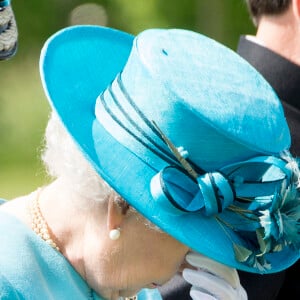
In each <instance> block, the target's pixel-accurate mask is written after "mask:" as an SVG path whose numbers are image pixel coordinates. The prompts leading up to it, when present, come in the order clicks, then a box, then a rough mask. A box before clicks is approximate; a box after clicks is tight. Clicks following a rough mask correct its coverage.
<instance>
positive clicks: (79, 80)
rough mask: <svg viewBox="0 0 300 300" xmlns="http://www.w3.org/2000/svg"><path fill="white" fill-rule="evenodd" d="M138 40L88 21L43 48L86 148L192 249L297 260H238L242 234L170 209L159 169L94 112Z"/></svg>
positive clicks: (58, 98) (61, 108) (55, 89)
mask: <svg viewBox="0 0 300 300" xmlns="http://www.w3.org/2000/svg"><path fill="white" fill-rule="evenodd" d="M133 40H134V37H133V36H132V35H129V34H127V33H124V32H121V31H118V30H114V29H109V28H104V27H99V26H87V25H84V26H75V27H70V28H67V29H64V30H62V31H60V32H58V33H57V34H55V35H54V36H53V37H51V38H50V39H49V40H48V41H47V42H46V44H45V46H44V48H43V50H42V54H41V62H40V72H41V77H42V82H43V86H44V89H45V92H46V94H47V97H48V99H49V102H50V104H51V106H52V108H53V109H54V110H55V111H56V112H57V113H58V115H59V116H60V118H61V120H62V122H63V124H64V125H65V127H66V129H67V130H68V132H69V133H70V134H71V136H72V137H73V138H74V140H75V141H76V143H77V144H78V145H79V147H80V149H81V150H82V152H83V154H84V155H85V156H86V158H87V159H88V160H89V161H90V162H91V164H92V165H93V166H94V168H95V169H96V171H97V172H98V173H99V174H100V175H101V177H102V178H103V179H104V180H105V181H106V182H107V183H108V184H109V185H110V186H111V187H112V188H113V189H115V190H116V191H117V192H118V193H119V194H120V195H121V196H122V197H123V198H124V199H125V200H126V201H128V203H130V205H132V206H133V207H135V208H136V209H137V210H138V211H139V212H140V213H141V214H142V215H144V216H145V217H146V218H147V219H149V220H150V221H151V222H153V223H154V224H156V225H157V226H159V227H160V228H161V229H162V230H164V231H165V232H167V233H168V234H170V235H171V236H173V237H174V238H176V239H177V240H179V241H181V242H182V243H184V244H185V245H187V246H188V247H190V248H191V249H193V250H195V251H198V252H200V253H202V254H204V255H207V256H209V257H210V258H212V259H215V260H216V261H219V262H221V263H224V264H226V265H229V266H231V267H234V268H237V269H240V270H244V271H248V272H254V273H273V272H278V271H281V270H283V269H285V268H287V267H288V266H289V265H291V264H293V263H294V262H295V261H296V260H297V255H295V253H294V252H292V251H290V250H289V249H287V250H284V251H281V252H278V253H276V254H272V255H270V256H269V257H268V256H267V258H268V260H269V262H270V263H271V265H272V268H271V269H270V270H258V269H256V268H253V267H249V266H247V265H245V264H243V263H239V262H238V261H236V259H235V255H234V250H233V239H234V241H235V242H239V237H238V235H235V234H234V233H233V232H232V234H231V235H228V234H226V233H225V231H224V227H223V226H222V225H221V224H220V223H219V222H218V221H217V220H216V219H215V218H208V217H204V216H203V217H201V218H200V217H199V215H197V214H183V215H179V216H174V215H170V214H168V213H166V212H165V211H164V210H161V209H160V208H159V207H158V206H157V205H156V203H155V201H153V199H152V196H151V193H150V181H151V179H152V178H153V176H154V175H156V173H157V171H155V170H153V169H152V168H151V167H149V166H148V165H147V164H146V163H145V161H142V160H141V159H140V158H138V157H137V156H136V155H134V153H132V152H131V151H129V150H128V149H127V148H126V147H124V145H122V144H120V143H119V142H118V141H117V140H116V139H115V138H113V137H112V136H111V135H110V134H109V133H108V132H107V131H106V130H105V128H104V127H103V126H102V125H101V124H100V123H99V121H97V119H96V117H95V112H94V109H95V101H96V98H97V97H98V95H99V94H100V93H101V92H102V91H103V90H104V89H105V88H106V87H107V86H108V85H109V84H110V83H111V82H112V81H113V80H114V79H115V77H116V75H117V74H118V73H119V72H121V71H122V69H123V67H124V65H125V64H126V61H127V59H128V56H129V54H130V51H131V47H132V43H133ZM133 166H134V167H133ZM129 182H130V184H129ZM240 242H241V244H242V241H240Z"/></svg>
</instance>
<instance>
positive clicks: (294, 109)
mask: <svg viewBox="0 0 300 300" xmlns="http://www.w3.org/2000/svg"><path fill="white" fill-rule="evenodd" d="M237 52H238V53H239V54H240V55H241V56H242V57H243V58H244V59H246V60H247V61H248V62H249V63H250V64H251V65H252V66H254V67H255V68H256V69H257V70H258V71H259V72H260V73H261V74H262V75H263V76H264V78H265V79H266V80H267V81H268V82H269V83H270V85H271V86H272V87H273V89H274V90H275V92H276V93H277V95H278V96H279V98H280V99H281V101H282V104H283V108H284V111H285V115H286V118H287V122H288V124H289V127H290V131H291V136H292V145H291V153H292V154H293V155H294V156H296V157H300V66H299V65H296V64H294V63H292V62H291V61H289V60H287V59H285V58H284V57H282V56H280V55H278V54H276V53H275V52H273V51H271V50H269V49H267V48H265V47H262V46H261V45H258V44H256V43H255V42H253V41H250V40H248V39H246V37H245V36H241V38H240V41H239V45H238V50H237ZM240 278H241V282H242V284H243V286H244V287H245V288H246V290H247V292H248V296H249V300H251V299H256V300H259V299H262V300H267V299H277V300H279V299H280V300H285V299H287V295H288V294H289V295H292V296H291V297H290V298H291V299H300V261H298V262H297V263H296V264H295V265H294V266H292V267H290V268H289V269H287V270H286V271H284V272H280V273H277V274H272V275H263V276H261V275H253V274H247V273H243V272H240ZM257 279H259V280H257ZM262 295H263V296H262Z"/></svg>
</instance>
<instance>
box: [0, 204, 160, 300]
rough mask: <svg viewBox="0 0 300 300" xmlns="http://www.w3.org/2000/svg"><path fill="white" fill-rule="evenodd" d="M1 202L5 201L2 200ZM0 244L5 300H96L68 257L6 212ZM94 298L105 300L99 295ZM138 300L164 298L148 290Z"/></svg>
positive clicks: (0, 217)
mask: <svg viewBox="0 0 300 300" xmlns="http://www.w3.org/2000/svg"><path fill="white" fill-rule="evenodd" d="M1 202H2V203H3V202H5V200H3V199H0V203H1ZM10 233H12V234H10ZM0 240H1V247H0V295H1V300H6V299H9V300H12V299H14V300H18V299H31V300H40V299H43V300H50V299H51V300H52V299H76V300H87V299H92V298H88V297H89V295H90V288H89V287H88V285H87V284H86V283H85V281H84V280H83V279H82V278H81V276H80V275H79V274H78V273H77V272H76V271H75V269H74V268H73V267H72V266H71V265H70V264H69V263H68V261H67V260H66V259H65V258H64V256H62V255H61V254H60V253H59V252H57V251H55V250H54V249H52V248H51V247H50V246H49V245H47V244H46V243H44V242H43V241H42V240H41V239H40V238H39V237H38V236H36V235H35V234H34V233H33V232H32V231H30V230H29V229H28V228H27V227H26V226H25V225H24V224H22V223H21V222H20V221H19V220H17V219H16V218H15V217H13V216H10V215H8V214H6V213H3V212H0ZM24 279H25V280H24ZM93 297H94V299H95V300H101V299H102V298H101V297H99V296H98V295H96V294H95V293H94V294H93ZM138 299H139V300H160V299H161V296H160V294H159V292H158V290H146V289H145V290H142V291H141V292H140V293H139V294H138ZM102 300H103V299H102Z"/></svg>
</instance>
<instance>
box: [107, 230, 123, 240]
mask: <svg viewBox="0 0 300 300" xmlns="http://www.w3.org/2000/svg"><path fill="white" fill-rule="evenodd" d="M120 235H121V230H120V228H117V229H112V230H111V231H110V232H109V238H110V239H111V240H113V241H115V240H117V239H118V238H119V237H120Z"/></svg>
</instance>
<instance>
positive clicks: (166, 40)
mask: <svg viewBox="0 0 300 300" xmlns="http://www.w3.org/2000/svg"><path fill="white" fill-rule="evenodd" d="M108 89H109V90H111V91H112V92H111V91H109V92H108ZM108 89H107V90H106V91H104V93H103V94H102V96H103V97H104V98H105V99H106V100H105V101H106V105H108V106H111V108H110V109H111V110H112V111H113V114H114V115H115V116H116V118H117V119H119V121H120V122H121V123H122V124H123V126H124V127H125V128H126V129H129V131H130V132H131V133H129V132H128V130H127V131H126V130H123V129H120V128H119V126H118V125H116V124H114V125H112V124H111V119H109V118H108V120H107V122H106V121H104V120H105V118H103V109H100V110H101V113H98V114H99V115H101V117H99V121H100V122H101V123H103V126H104V127H105V128H107V129H108V131H109V132H110V133H111V134H112V135H113V136H114V137H115V138H117V139H118V140H119V141H120V142H121V143H122V144H124V145H126V147H128V148H129V149H130V150H131V151H133V152H135V153H136V152H137V149H139V150H138V152H140V156H141V157H142V159H146V160H149V154H148V153H147V151H148V149H146V148H144V146H142V145H141V143H140V141H137V140H136V139H135V138H132V137H133V136H135V135H136V136H138V137H140V138H141V139H142V140H144V141H145V143H146V144H147V145H149V143H150V146H151V147H152V146H153V145H151V144H152V142H151V141H150V142H149V139H147V138H145V135H147V136H151V137H153V139H154V140H157V138H156V137H155V134H154V133H153V129H151V126H149V123H151V122H152V121H154V122H155V123H156V124H157V125H158V126H159V127H160V128H161V130H162V131H163V132H164V133H165V134H166V136H168V138H170V140H172V142H173V143H174V144H175V145H176V146H178V147H183V148H184V149H185V150H186V151H187V152H188V154H189V158H190V159H191V160H192V161H193V162H194V163H195V164H196V165H198V166H199V167H201V168H202V169H205V170H214V169H217V168H220V167H222V166H223V165H226V164H228V163H233V162H236V161H239V160H241V159H247V158H249V157H252V156H255V155H259V154H278V153H279V152H281V151H283V150H285V149H287V148H288V147H289V145H290V135H289V129H288V126H287V124H286V121H285V118H284V115H283V110H282V107H281V104H280V102H279V100H278V98H277V96H276V94H275V93H274V91H273V89H272V88H271V87H270V85H269V84H268V83H267V82H266V81H265V80H264V79H263V78H262V76H261V75H260V74H258V72H256V71H255V70H254V68H253V67H252V66H250V65H249V64H248V63H247V62H246V61H244V60H243V59H242V58H240V57H239V56H238V55H237V54H235V53H233V51H231V50H230V49H228V48H225V47H224V46H222V45H221V44H219V43H217V42H215V41H213V40H211V39H209V38H207V37H205V36H202V35H200V34H197V33H194V32H191V31H186V30H182V29H170V30H164V29H150V30H146V31H144V32H142V33H141V34H139V35H138V36H137V37H136V38H135V40H134V43H133V47H132V50H131V54H130V56H129V58H128V61H127V63H126V65H125V67H124V69H123V70H122V72H121V74H120V75H119V77H118V78H117V80H115V82H114V83H113V84H112V85H111V86H110V87H109V88H108ZM112 94H113V97H112ZM116 102H117V103H118V104H117V105H116ZM99 105H100V106H101V104H99V103H98V106H99ZM120 107H122V110H120ZM98 109H99V107H98V108H97V107H96V114H97V110H98ZM141 114H142V115H141ZM129 119H134V120H135V121H134V122H135V123H136V124H137V127H138V128H140V129H141V130H139V129H137V128H136V126H133V125H132V122H131V121H130V120H129ZM145 120H146V122H145ZM147 122H148V124H147ZM111 126H112V127H111ZM115 126H117V127H115ZM141 132H144V133H141ZM158 143H159V141H158ZM162 147H163V146H162ZM143 148H144V150H143ZM154 148H156V146H154ZM150 156H151V159H154V160H152V163H151V164H152V165H153V166H159V168H161V165H160V164H159V161H160V158H157V157H155V156H153V155H151V154H150Z"/></svg>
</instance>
